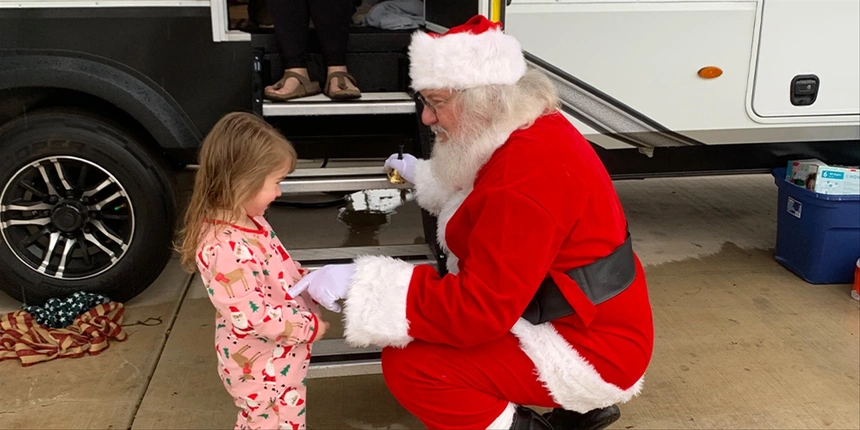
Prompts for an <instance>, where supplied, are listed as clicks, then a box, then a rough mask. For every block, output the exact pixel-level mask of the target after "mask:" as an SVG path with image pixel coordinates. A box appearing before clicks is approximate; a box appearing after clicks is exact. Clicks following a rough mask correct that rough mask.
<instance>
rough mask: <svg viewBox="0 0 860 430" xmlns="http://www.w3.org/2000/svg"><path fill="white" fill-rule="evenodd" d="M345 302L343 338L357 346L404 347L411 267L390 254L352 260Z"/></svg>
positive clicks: (409, 340)
mask: <svg viewBox="0 0 860 430" xmlns="http://www.w3.org/2000/svg"><path fill="white" fill-rule="evenodd" d="M355 263H356V269H355V273H354V274H353V276H352V282H351V284H350V288H349V292H348V293H347V296H346V302H345V303H344V311H343V319H344V337H345V338H346V341H347V343H349V344H350V345H352V346H356V347H364V346H369V345H376V346H382V347H385V346H398V347H403V346H406V344H408V343H409V342H411V341H412V337H411V336H409V321H408V320H407V319H406V294H407V292H408V291H409V282H410V281H411V279H412V268H413V266H412V265H411V264H409V263H406V262H405V261H401V260H396V259H393V258H391V257H379V256H366V257H359V258H357V259H356V260H355Z"/></svg>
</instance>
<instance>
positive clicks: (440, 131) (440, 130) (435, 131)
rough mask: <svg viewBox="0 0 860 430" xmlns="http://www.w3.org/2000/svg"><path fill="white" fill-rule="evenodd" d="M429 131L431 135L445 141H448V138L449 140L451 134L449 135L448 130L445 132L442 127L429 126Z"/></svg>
mask: <svg viewBox="0 0 860 430" xmlns="http://www.w3.org/2000/svg"><path fill="white" fill-rule="evenodd" d="M430 131H432V132H433V134H435V135H436V137H444V138H445V139H448V138H450V137H451V133H449V132H448V130H446V129H445V128H444V127H442V126H438V125H431V126H430Z"/></svg>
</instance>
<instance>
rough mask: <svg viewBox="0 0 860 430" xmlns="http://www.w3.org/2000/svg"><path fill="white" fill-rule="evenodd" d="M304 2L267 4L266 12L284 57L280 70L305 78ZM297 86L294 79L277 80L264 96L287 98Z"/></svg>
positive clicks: (288, 0) (275, 0)
mask: <svg viewBox="0 0 860 430" xmlns="http://www.w3.org/2000/svg"><path fill="white" fill-rule="evenodd" d="M308 1H309V0H269V2H268V6H269V11H270V12H271V15H272V22H273V23H274V25H275V34H276V36H277V38H278V46H279V47H280V48H281V55H282V56H283V57H284V68H285V69H286V71H287V72H293V73H297V74H299V75H301V76H304V77H307V76H308V68H307V67H308V66H307V61H308V54H307V45H308V32H309V31H310V30H309V29H308V22H309V19H310V18H309V15H308ZM299 84H300V82H299V79H297V78H295V77H289V78H287V79H281V81H279V82H278V83H275V84H273V85H270V86H268V87H266V92H267V93H273V94H276V95H282V96H283V95H286V94H290V93H292V92H293V91H295V90H296V88H298V86H299Z"/></svg>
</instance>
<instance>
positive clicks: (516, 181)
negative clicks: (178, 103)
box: [344, 29, 653, 428]
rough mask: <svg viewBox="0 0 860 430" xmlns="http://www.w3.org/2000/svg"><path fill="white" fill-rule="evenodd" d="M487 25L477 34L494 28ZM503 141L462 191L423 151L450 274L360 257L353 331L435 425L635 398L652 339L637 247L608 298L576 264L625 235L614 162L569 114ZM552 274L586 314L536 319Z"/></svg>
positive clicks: (434, 84) (467, 424)
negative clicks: (592, 296) (588, 291)
mask: <svg viewBox="0 0 860 430" xmlns="http://www.w3.org/2000/svg"><path fill="white" fill-rule="evenodd" d="M452 31H454V30H452ZM483 31H484V32H483V33H480V34H478V36H481V35H483V34H487V33H489V32H490V31H487V30H486V29H484V30H483ZM446 37H448V36H444V37H442V38H437V42H433V41H430V42H428V43H441V42H438V40H444V39H445V38H446ZM473 37H475V36H473ZM492 37H501V36H499V35H498V34H493V35H492ZM504 37H509V36H504ZM455 42H456V41H455ZM416 43H417V42H413V50H412V51H411V54H412V55H416V48H415V45H416ZM446 43H447V42H446ZM490 43H499V42H497V41H496V42H490ZM504 43H507V42H504ZM460 44H462V42H460ZM443 48H444V47H443ZM434 49H435V48H434ZM419 51H420V50H419ZM441 51H445V50H444V49H441ZM474 52H475V50H471V51H470V54H469V56H475V54H474ZM493 52H499V50H493ZM501 52H504V50H502V51H501ZM517 52H519V51H517ZM428 55H429V56H430V57H433V56H434V54H433V53H432V52H431V53H429V54H428ZM451 55H452V54H451V53H450V52H448V53H447V54H446V55H445V57H446V58H448V57H451ZM454 55H456V53H455V54H454ZM520 55H521V54H520ZM478 57H480V56H478ZM480 60H481V59H480V58H478V59H477V60H476V61H480ZM464 61H466V60H465V59H464ZM484 61H490V62H492V61H496V60H494V59H493V58H488V59H484ZM414 62H415V60H413V65H414ZM491 66H492V65H491ZM495 66H496V69H502V70H504V69H505V67H506V65H505V64H495ZM453 71H454V72H456V71H457V70H456V69H454V70H453ZM415 73H416V71H415V70H414V69H413V82H418V83H419V85H424V86H425V88H445V87H446V86H440V85H444V84H445V83H446V82H444V78H445V77H443V79H442V81H440V80H439V79H436V78H437V76H436V75H432V76H429V77H427V76H423V78H426V79H423V80H422V79H415V77H414V74H415ZM417 73H419V74H420V73H421V72H420V71H419V72H417ZM427 73H431V72H427ZM432 73H438V69H436V71H434V72H432ZM522 73H524V71H520V70H519V68H515V70H513V71H512V72H511V74H512V75H513V76H517V74H519V75H521V74H522ZM419 77H421V76H419ZM451 79H452V80H456V79H463V78H460V77H457V76H456V74H454V75H452V77H451ZM476 79H477V78H476ZM481 79H484V78H481ZM499 79H502V78H499ZM478 84H480V83H478ZM417 89H420V88H417ZM491 152H492V155H491V156H489V159H488V160H487V161H486V163H484V164H483V167H481V168H480V170H478V171H477V172H476V175H475V179H474V184H473V186H471V187H466V188H465V189H462V190H453V189H449V188H448V187H446V186H445V185H444V184H443V182H442V181H439V179H438V178H437V177H436V176H435V175H434V173H433V170H432V169H431V165H430V162H429V161H423V160H422V161H419V164H418V165H417V172H416V177H415V192H416V196H417V201H418V203H419V205H421V206H422V207H423V208H425V209H427V210H428V211H430V212H431V213H433V214H435V215H437V216H438V217H439V227H438V228H439V240H440V244H441V246H442V247H443V249H444V250H445V251H446V252H447V253H448V255H449V257H450V258H449V260H448V262H449V264H448V266H449V267H448V268H449V270H450V272H449V273H448V274H447V275H445V276H444V277H440V276H439V275H438V274H437V271H436V270H435V269H434V268H433V267H431V266H427V265H419V266H414V265H412V264H409V263H407V262H404V261H400V260H395V259H392V258H389V257H381V256H365V257H361V258H358V259H356V270H355V274H354V275H353V277H352V282H351V285H350V290H349V293H348V296H347V299H346V301H345V308H344V322H345V337H346V339H347V341H348V342H349V343H351V344H353V345H361V346H363V345H369V344H374V345H379V346H384V347H386V348H385V349H384V350H383V355H382V367H383V374H384V377H385V380H386V383H387V384H388V386H389V389H390V390H391V392H392V393H393V394H394V396H395V397H396V398H397V399H398V401H400V403H401V404H402V405H403V406H404V407H405V408H406V409H407V410H409V411H410V412H411V413H413V414H414V415H416V416H417V417H418V418H419V419H421V420H422V421H423V422H424V423H425V425H427V426H428V427H429V428H486V427H498V428H509V427H510V423H511V419H512V417H513V405H514V404H519V405H536V406H546V407H558V406H560V407H563V408H565V409H568V410H573V411H577V412H586V411H589V410H592V409H596V408H601V407H606V406H609V405H612V404H616V403H620V402H626V401H628V400H630V399H631V398H632V397H634V396H636V395H637V394H638V393H639V392H640V390H641V388H642V383H643V376H644V373H645V370H646V368H647V366H648V364H649V362H650V359H651V353H652V347H653V323H652V316H651V306H650V303H649V299H648V293H647V289H646V282H645V276H644V273H643V270H642V266H641V264H640V262H639V260H638V258H637V259H636V278H635V280H634V282H633V283H632V285H630V286H629V287H628V288H627V289H626V290H624V291H623V292H622V293H620V294H618V295H617V296H615V297H613V298H611V299H609V300H608V301H605V302H603V303H601V304H599V305H596V306H595V305H594V304H592V303H591V302H590V301H589V299H588V298H587V297H586V296H585V294H584V293H583V292H582V290H581V289H580V288H579V286H578V285H577V284H576V282H575V281H573V280H572V279H571V278H570V277H568V276H567V275H566V274H565V272H566V271H568V270H570V269H572V268H575V267H580V266H583V265H586V264H589V263H591V262H593V261H595V260H597V259H599V258H601V257H604V256H606V255H608V254H609V253H610V252H612V251H613V250H615V249H616V248H617V247H618V246H620V245H621V244H622V243H623V242H624V240H625V238H626V232H627V229H626V225H627V222H626V219H625V216H624V211H623V209H622V207H621V204H620V202H619V200H618V197H617V195H616V193H615V190H614V188H613V185H612V182H611V180H610V178H609V175H608V174H607V172H606V170H605V168H604V166H603V164H602V162H601V161H600V159H599V158H598V156H597V155H596V153H595V152H594V150H593V149H592V147H591V145H590V144H589V143H588V141H586V140H585V139H584V138H583V136H582V135H581V134H580V133H579V132H578V131H577V130H576V129H575V128H574V127H573V126H572V125H571V124H570V123H569V122H568V121H567V119H566V118H565V117H564V116H563V115H562V114H561V113H559V112H552V113H548V114H546V115H543V116H540V117H539V118H538V119H537V120H535V121H534V123H533V124H532V125H531V126H529V127H527V128H523V129H517V130H514V131H513V132H511V133H510V134H509V135H508V136H507V138H506V139H505V138H503V139H502V140H501V141H500V142H499V144H498V147H497V148H493V150H492V151H491ZM547 276H550V277H552V279H553V280H554V281H555V282H556V284H557V285H558V286H559V289H560V290H561V292H562V293H563V294H564V296H565V298H566V299H567V300H568V302H569V303H570V304H571V306H572V307H573V309H574V311H575V313H574V314H573V315H570V316H567V317H564V318H561V319H558V320H555V321H552V322H549V323H544V324H541V325H532V324H531V323H529V322H527V321H525V320H523V319H521V318H520V317H521V315H522V314H523V311H524V310H525V309H526V306H527V305H528V303H529V302H530V301H531V299H532V298H533V297H534V295H535V292H536V291H537V289H538V287H539V285H540V284H541V282H542V281H543V280H544V279H545V277H547Z"/></svg>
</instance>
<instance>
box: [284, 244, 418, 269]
mask: <svg viewBox="0 0 860 430" xmlns="http://www.w3.org/2000/svg"><path fill="white" fill-rule="evenodd" d="M290 255H291V256H292V257H293V259H295V260H296V261H300V262H301V263H302V265H305V262H307V263H312V262H317V261H331V260H344V259H352V258H355V257H356V256H359V255H386V256H389V257H394V258H407V259H408V258H413V257H432V256H433V251H431V250H430V247H429V246H427V245H426V244H415V245H385V246H350V247H343V248H306V249H294V250H292V251H291V252H290Z"/></svg>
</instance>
